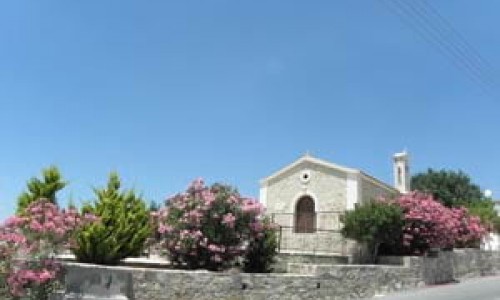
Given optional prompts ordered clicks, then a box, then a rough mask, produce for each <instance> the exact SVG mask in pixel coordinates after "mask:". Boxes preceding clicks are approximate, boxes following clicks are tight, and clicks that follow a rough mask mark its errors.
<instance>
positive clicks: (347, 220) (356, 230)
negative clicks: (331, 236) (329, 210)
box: [342, 201, 404, 260]
mask: <svg viewBox="0 0 500 300" xmlns="http://www.w3.org/2000/svg"><path fill="white" fill-rule="evenodd" d="M403 225H404V221H403V214H402V210H401V208H400V207H399V206H397V205H395V204H390V203H387V202H380V201H372V202H369V203H366V204H363V205H361V206H358V207H356V208H355V209H354V210H352V211H347V212H346V214H345V216H344V228H343V229H342V234H343V236H345V237H347V238H350V239H353V240H356V241H358V242H360V243H364V244H366V246H367V247H368V249H369V251H370V252H371V254H372V260H375V258H376V256H377V254H378V250H379V247H380V245H382V244H384V245H386V246H390V245H396V244H397V243H398V242H399V241H400V240H401V235H402V229H403Z"/></svg>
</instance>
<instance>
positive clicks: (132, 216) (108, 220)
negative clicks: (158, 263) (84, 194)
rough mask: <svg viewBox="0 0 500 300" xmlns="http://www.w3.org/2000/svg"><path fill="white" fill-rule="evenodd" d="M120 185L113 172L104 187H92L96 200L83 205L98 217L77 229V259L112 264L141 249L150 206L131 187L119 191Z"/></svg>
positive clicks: (145, 233) (139, 251) (147, 229)
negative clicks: (93, 221)
mask: <svg viewBox="0 0 500 300" xmlns="http://www.w3.org/2000/svg"><path fill="white" fill-rule="evenodd" d="M120 186H121V183H120V179H119V177H118V175H117V174H116V173H112V174H111V175H110V176H109V181H108V185H107V187H106V188H103V189H94V192H95V194H96V196H97V200H95V201H94V203H93V204H86V205H84V207H83V208H82V210H83V211H84V212H86V213H92V214H94V215H95V216H97V217H98V218H99V219H100V220H99V222H97V223H95V224H91V225H88V226H86V227H84V228H83V229H82V230H81V231H79V232H78V233H77V236H76V247H75V248H74V249H73V252H74V254H75V256H76V258H77V260H78V261H80V262H86V263H95V264H104V265H114V264H117V263H118V262H119V261H120V260H122V259H124V258H126V257H131V256H139V255H140V254H141V253H142V250H143V249H144V247H145V243H146V240H147V238H148V237H150V235H151V224H150V218H149V210H148V207H147V205H146V204H145V202H144V201H143V199H141V197H140V196H138V195H136V193H135V192H134V191H133V190H125V191H120Z"/></svg>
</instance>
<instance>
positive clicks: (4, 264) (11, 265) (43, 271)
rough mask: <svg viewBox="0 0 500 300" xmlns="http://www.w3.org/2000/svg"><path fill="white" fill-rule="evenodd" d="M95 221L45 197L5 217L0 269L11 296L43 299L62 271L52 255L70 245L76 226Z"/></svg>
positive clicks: (0, 235)
mask: <svg viewBox="0 0 500 300" xmlns="http://www.w3.org/2000/svg"><path fill="white" fill-rule="evenodd" d="M95 221H96V218H95V217H94V216H92V215H88V214H87V215H80V214H79V213H78V212H77V211H76V210H74V209H68V210H65V209H60V208H59V207H58V206H56V205H55V204H53V203H51V202H49V201H46V200H44V199H41V200H39V201H36V202H34V203H32V204H30V205H29V206H28V207H27V208H26V209H25V211H24V212H23V213H22V214H21V215H20V216H13V217H10V218H9V219H7V220H6V221H5V222H4V224H3V225H2V226H0V272H1V273H3V274H7V279H6V282H7V285H8V287H9V291H10V294H11V296H13V297H21V296H22V297H29V298H31V299H46V298H47V297H48V293H49V292H50V290H51V289H52V288H53V287H54V286H55V284H56V282H57V279H58V278H59V275H60V273H61V267H60V265H59V263H58V262H57V260H56V259H55V254H57V253H58V252H59V251H61V250H63V249H67V248H70V247H71V245H72V236H73V234H74V232H75V231H76V230H77V229H78V228H80V227H81V226H82V225H84V224H88V223H91V222H95Z"/></svg>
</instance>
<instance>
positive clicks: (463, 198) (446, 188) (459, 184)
mask: <svg viewBox="0 0 500 300" xmlns="http://www.w3.org/2000/svg"><path fill="white" fill-rule="evenodd" d="M411 187H412V190H416V191H420V192H424V193H430V194H432V196H434V198H435V199H437V200H439V201H440V202H441V203H443V204H444V205H446V206H448V207H458V206H462V205H465V206H468V205H469V204H471V203H472V202H476V201H480V200H484V199H485V198H484V195H483V193H482V192H481V189H480V187H479V186H478V185H476V184H474V183H473V182H472V181H471V179H470V177H469V176H468V175H467V174H465V173H463V172H462V171H458V172H455V171H448V170H440V171H435V170H433V169H428V170H427V172H425V173H419V174H416V175H414V176H413V177H412V178H411Z"/></svg>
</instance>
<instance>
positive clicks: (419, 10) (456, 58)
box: [379, 0, 495, 94]
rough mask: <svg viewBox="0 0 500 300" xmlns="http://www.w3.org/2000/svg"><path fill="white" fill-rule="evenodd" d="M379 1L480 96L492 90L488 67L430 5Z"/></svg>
mask: <svg viewBox="0 0 500 300" xmlns="http://www.w3.org/2000/svg"><path fill="white" fill-rule="evenodd" d="M379 1H380V2H382V3H383V4H385V5H386V7H388V8H389V10H390V11H391V12H392V13H393V14H395V15H396V16H398V17H399V18H400V19H401V20H402V21H403V22H404V23H405V24H406V25H407V26H409V27H410V28H411V29H412V30H413V31H414V32H416V33H417V34H418V35H419V36H420V37H421V38H423V39H424V40H425V41H426V42H427V43H429V44H430V45H431V46H433V47H434V48H436V49H437V50H438V51H439V52H440V53H441V54H442V55H443V56H445V57H447V58H448V59H449V60H450V61H451V62H452V63H453V64H454V65H455V66H456V67H457V68H458V69H460V70H461V71H462V72H464V73H465V75H467V76H468V77H469V78H470V79H471V80H472V81H474V82H475V83H476V84H478V85H479V86H480V87H481V89H482V90H483V91H484V92H486V93H488V94H490V92H491V90H492V89H494V88H495V81H494V78H493V76H491V73H492V71H491V70H492V67H491V64H489V63H488V62H487V61H486V60H485V59H484V58H483V57H482V56H481V54H480V53H479V51H477V50H476V49H475V48H474V47H473V46H472V45H471V44H470V43H468V42H467V40H466V39H465V37H464V36H463V35H461V34H460V33H459V32H458V30H456V29H455V28H454V27H453V26H452V25H451V23H450V22H449V21H447V20H446V19H445V18H444V16H443V15H442V14H440V13H439V11H438V10H437V9H436V8H435V7H433V6H432V5H431V4H430V3H428V2H427V1H425V0H421V1H418V0H412V1H411V2H409V1H404V0H379ZM420 4H423V5H420ZM424 5H425V6H424ZM457 41H458V42H457Z"/></svg>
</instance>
